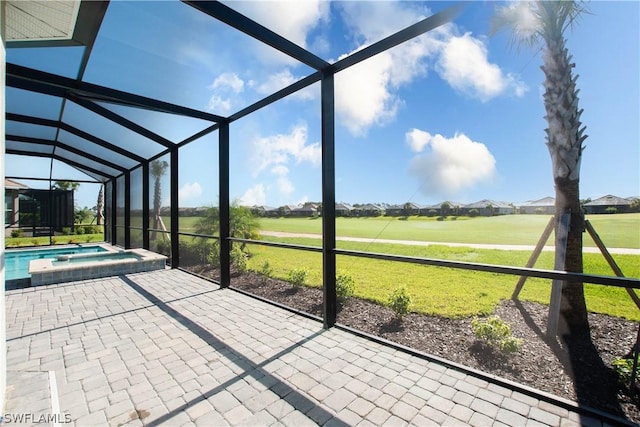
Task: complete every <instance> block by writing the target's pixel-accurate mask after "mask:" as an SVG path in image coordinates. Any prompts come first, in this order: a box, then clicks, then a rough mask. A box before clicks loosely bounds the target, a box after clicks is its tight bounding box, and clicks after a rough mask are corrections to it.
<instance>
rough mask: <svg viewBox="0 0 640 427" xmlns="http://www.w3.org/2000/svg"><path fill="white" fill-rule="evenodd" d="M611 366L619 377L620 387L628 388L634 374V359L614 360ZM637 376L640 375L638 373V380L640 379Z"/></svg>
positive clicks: (622, 358)
mask: <svg viewBox="0 0 640 427" xmlns="http://www.w3.org/2000/svg"><path fill="white" fill-rule="evenodd" d="M611 366H612V367H613V371H614V372H615V373H616V375H617V376H618V382H619V383H620V385H622V386H625V387H628V386H629V385H630V384H631V374H632V373H633V359H632V358H626V357H621V358H618V359H614V360H613V362H611ZM637 376H638V373H637V372H636V380H637V379H638V378H637Z"/></svg>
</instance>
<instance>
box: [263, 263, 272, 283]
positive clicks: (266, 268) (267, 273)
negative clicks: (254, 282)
mask: <svg viewBox="0 0 640 427" xmlns="http://www.w3.org/2000/svg"><path fill="white" fill-rule="evenodd" d="M260 274H261V275H262V279H263V280H264V281H266V280H267V279H268V278H269V277H271V275H273V268H272V267H271V264H269V260H266V261H265V262H263V263H262V267H260Z"/></svg>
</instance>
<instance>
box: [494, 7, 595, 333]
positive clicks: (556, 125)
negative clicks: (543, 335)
mask: <svg viewBox="0 0 640 427" xmlns="http://www.w3.org/2000/svg"><path fill="white" fill-rule="evenodd" d="M585 11H586V7H585V6H584V4H583V3H582V2H576V1H558V0H555V1H529V2H514V3H513V4H510V5H508V6H505V7H502V8H500V9H499V10H498V13H497V14H496V16H495V19H494V22H493V24H494V26H493V29H492V31H493V32H495V31H498V30H501V29H508V30H510V32H511V36H512V41H513V42H514V43H516V44H518V45H522V44H526V45H529V46H531V47H534V46H539V47H540V48H541V51H542V60H543V65H542V71H543V73H544V89H545V92H544V107H545V112H546V115H545V119H546V121H547V126H548V127H547V129H545V132H546V144H547V148H548V149H549V154H550V156H551V162H552V167H553V179H554V183H555V190H556V206H555V212H556V216H557V217H558V215H560V214H564V213H570V214H571V222H570V230H569V236H568V240H567V251H566V259H565V270H566V271H570V272H577V273H582V271H583V269H582V268H583V267H582V233H583V231H584V214H583V212H582V209H581V206H580V162H581V159H582V150H583V148H584V147H583V142H584V140H585V139H586V138H587V135H586V134H585V133H584V131H585V127H584V126H583V125H582V122H581V121H580V116H581V115H582V111H583V110H581V109H579V108H578V92H579V91H578V89H577V88H576V80H577V79H578V75H577V74H576V75H574V73H573V68H574V67H575V64H574V63H572V62H571V60H572V57H571V55H570V54H569V51H568V49H567V48H566V39H565V32H566V31H567V29H568V28H570V27H572V25H573V24H574V23H575V22H576V20H577V19H578V17H579V16H580V15H581V14H582V13H583V12H585ZM559 244H560V242H559V239H558V236H556V248H558V247H559ZM560 316H561V324H560V325H559V326H560V332H561V333H579V332H585V331H588V330H589V323H588V320H587V309H586V304H585V299H584V290H583V285H582V282H569V283H566V284H565V285H564V286H563V289H562V299H561V303H560Z"/></svg>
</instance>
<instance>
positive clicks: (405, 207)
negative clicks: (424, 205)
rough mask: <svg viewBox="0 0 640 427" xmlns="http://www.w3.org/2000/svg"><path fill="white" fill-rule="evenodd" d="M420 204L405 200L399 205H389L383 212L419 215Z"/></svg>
mask: <svg viewBox="0 0 640 427" xmlns="http://www.w3.org/2000/svg"><path fill="white" fill-rule="evenodd" d="M420 208H421V206H419V205H417V204H415V203H411V202H407V203H403V204H400V205H391V206H388V207H387V208H386V209H385V214H386V215H388V216H409V215H419V214H420Z"/></svg>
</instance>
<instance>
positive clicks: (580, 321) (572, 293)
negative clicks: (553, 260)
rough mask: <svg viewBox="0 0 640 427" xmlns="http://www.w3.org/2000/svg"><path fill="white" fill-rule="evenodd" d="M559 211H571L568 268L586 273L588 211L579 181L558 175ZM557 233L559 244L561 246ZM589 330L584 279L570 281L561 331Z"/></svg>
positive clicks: (564, 297) (562, 309)
mask: <svg viewBox="0 0 640 427" xmlns="http://www.w3.org/2000/svg"><path fill="white" fill-rule="evenodd" d="M555 184H556V214H561V213H566V212H571V222H570V225H569V234H568V237H567V251H566V257H565V271H571V272H576V273H582V271H583V262H582V233H583V232H584V229H585V226H584V214H583V212H582V210H581V208H580V196H579V181H578V180H569V179H564V178H556V179H555ZM557 239H558V236H556V247H558V240H557ZM588 331H589V321H588V317H587V305H586V302H585V299H584V289H583V284H582V282H566V283H565V284H564V286H563V287H562V298H561V301H560V324H559V330H558V332H559V334H560V335H566V334H582V333H587V332H588Z"/></svg>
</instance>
